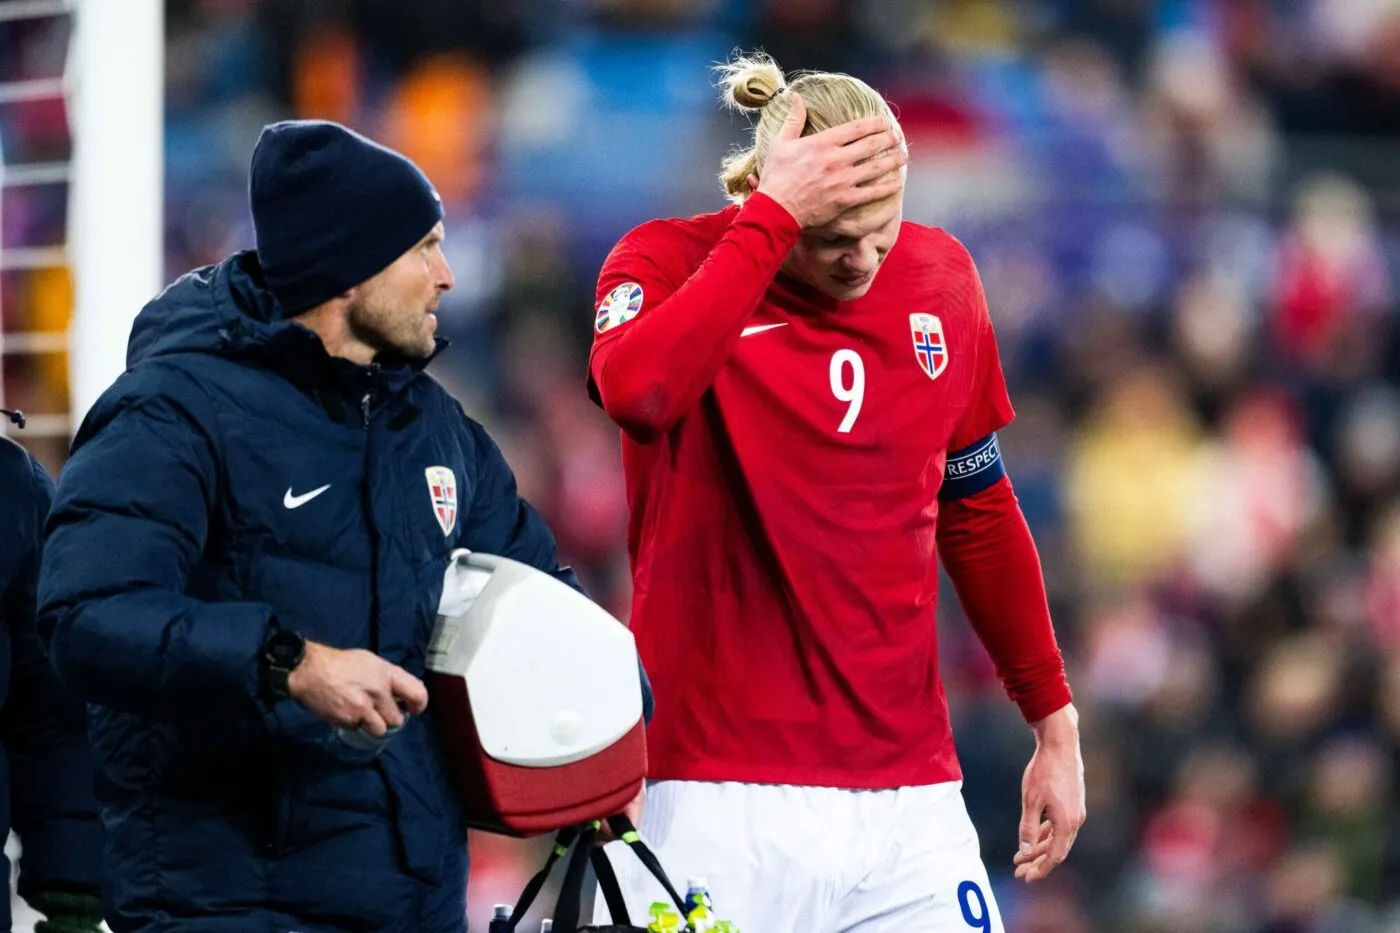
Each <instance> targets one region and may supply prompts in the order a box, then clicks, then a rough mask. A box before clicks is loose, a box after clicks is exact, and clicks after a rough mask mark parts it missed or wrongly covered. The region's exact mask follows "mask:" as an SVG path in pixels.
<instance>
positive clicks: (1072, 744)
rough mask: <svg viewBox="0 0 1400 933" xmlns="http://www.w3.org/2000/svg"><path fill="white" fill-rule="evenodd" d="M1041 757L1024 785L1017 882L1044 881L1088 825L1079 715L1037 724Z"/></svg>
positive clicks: (1065, 713) (1069, 709)
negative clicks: (1085, 819)
mask: <svg viewBox="0 0 1400 933" xmlns="http://www.w3.org/2000/svg"><path fill="white" fill-rule="evenodd" d="M1031 729H1032V731H1034V732H1035V754H1033V755H1032V756H1031V763H1030V764H1029V765H1027V766H1026V775H1025V777H1024V778H1023V779H1022V781H1021V848H1020V851H1019V852H1017V853H1016V858H1015V859H1014V861H1015V864H1016V877H1017V878H1024V879H1025V880H1026V881H1027V882H1031V881H1039V880H1040V879H1042V878H1044V877H1045V876H1046V875H1048V874H1050V872H1052V871H1054V870H1055V866H1057V865H1059V864H1060V863H1061V862H1063V861H1064V860H1065V856H1067V855H1069V850H1070V846H1072V845H1074V837H1075V835H1076V834H1078V832H1079V827H1081V826H1083V825H1084V817H1085V812H1084V759H1083V758H1082V757H1081V756H1080V753H1079V713H1078V712H1077V711H1076V710H1075V708H1074V707H1073V706H1072V705H1071V706H1066V707H1065V708H1064V709H1062V710H1060V711H1059V712H1056V713H1051V714H1050V715H1049V716H1046V717H1045V718H1044V719H1042V720H1040V721H1039V722H1037V723H1034V724H1032V726H1031Z"/></svg>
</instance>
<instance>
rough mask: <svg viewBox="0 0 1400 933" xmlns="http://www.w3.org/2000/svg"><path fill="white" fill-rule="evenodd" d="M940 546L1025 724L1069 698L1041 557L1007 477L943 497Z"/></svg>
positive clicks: (959, 594)
mask: <svg viewBox="0 0 1400 933" xmlns="http://www.w3.org/2000/svg"><path fill="white" fill-rule="evenodd" d="M938 552H939V556H940V557H941V558H942V560H943V566H944V567H945V568H946V569H947V571H948V576H949V577H950V578H952V581H953V586H954V587H955V588H956V589H957V591H958V598H959V599H960V600H961V601H962V604H963V608H964V609H965V610H966V611H967V615H968V618H969V619H970V620H971V622H972V625H973V628H974V629H975V630H976V632H977V636H978V638H980V639H981V641H982V644H983V645H985V646H986V648H987V652H988V654H990V655H991V657H992V661H993V663H994V664H995V665H996V669H997V673H998V675H999V676H1000V677H1001V679H1002V682H1003V683H1004V684H1005V685H1006V691H1007V693H1008V694H1009V695H1010V696H1011V698H1012V699H1013V700H1015V701H1016V704H1017V705H1018V706H1019V707H1020V708H1021V714H1022V715H1023V716H1024V717H1025V718H1026V721H1027V722H1038V721H1040V720H1043V719H1045V718H1046V717H1047V716H1049V715H1050V714H1051V713H1054V712H1056V711H1057V710H1060V709H1062V708H1064V707H1065V706H1066V705H1067V704H1068V703H1069V702H1070V699H1071V696H1070V690H1069V685H1068V683H1067V682H1066V680H1065V668H1064V659H1063V658H1062V657H1061V656H1060V649H1059V646H1058V645H1057V644H1056V641H1055V630H1054V627H1053V626H1052V624H1051V621H1050V607H1049V604H1048V602H1047V600H1046V596H1045V582H1044V578H1043V577H1042V575H1041V569H1040V556H1039V555H1038V554H1037V553H1036V549H1035V542H1034V540H1032V538H1031V533H1030V528H1029V527H1027V525H1026V520H1025V516H1023V515H1022V514H1021V507H1020V505H1019V504H1018V503H1017V501H1016V495H1015V493H1014V492H1013V491H1012V489H1011V483H1010V481H1009V480H1007V479H1002V480H1000V481H999V482H998V483H997V484H996V485H994V486H992V487H990V488H988V489H985V490H983V491H981V492H979V493H977V494H976V495H973V496H969V497H967V498H965V499H956V500H952V501H948V502H944V503H942V505H941V506H940V511H939V517H938Z"/></svg>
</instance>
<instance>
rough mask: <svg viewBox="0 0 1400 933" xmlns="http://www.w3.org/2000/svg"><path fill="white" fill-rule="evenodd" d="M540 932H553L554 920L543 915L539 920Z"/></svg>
mask: <svg viewBox="0 0 1400 933" xmlns="http://www.w3.org/2000/svg"><path fill="white" fill-rule="evenodd" d="M540 933H554V921H553V920H551V919H549V918H548V917H545V918H544V919H543V920H541V921H540Z"/></svg>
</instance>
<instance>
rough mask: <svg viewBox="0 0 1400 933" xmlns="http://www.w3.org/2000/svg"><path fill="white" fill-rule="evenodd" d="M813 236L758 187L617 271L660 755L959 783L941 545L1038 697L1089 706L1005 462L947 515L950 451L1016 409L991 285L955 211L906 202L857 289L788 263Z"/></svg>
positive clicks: (618, 259)
mask: <svg viewBox="0 0 1400 933" xmlns="http://www.w3.org/2000/svg"><path fill="white" fill-rule="evenodd" d="M798 234H799V229H798V225H797V223H796V222H795V221H794V220H793V218H792V217H791V216H790V215H789V214H788V213H787V212H786V211H785V210H784V209H783V208H782V207H781V206H780V205H778V204H777V203H776V202H774V201H772V200H771V199H769V198H767V197H765V196H763V195H754V196H753V197H752V198H750V199H749V201H748V202H747V203H746V204H745V205H744V207H743V208H742V209H741V208H737V207H731V208H729V209H727V210H724V211H721V212H719V213H715V214H706V215H701V216H698V217H694V218H691V219H689V220H666V221H653V222H651V223H648V224H644V225H643V226H641V227H639V228H637V229H636V230H633V231H632V232H631V233H629V234H628V235H627V236H626V237H625V238H624V239H623V240H622V241H621V242H620V243H618V245H617V246H616V247H615V248H614V249H613V251H612V253H611V254H610V256H609V257H608V259H607V262H606V264H605V265H604V267H603V270H602V273H601V275H600V277H599V282H598V301H599V305H598V311H597V317H596V321H595V325H596V331H597V335H596V339H595V343H594V347H593V352H592V356H591V359H590V366H589V370H590V390H591V391H592V392H593V394H594V398H595V399H596V400H598V401H600V402H601V404H602V405H603V407H604V408H605V409H606V410H607V412H608V413H609V415H611V416H612V418H613V419H614V420H615V421H616V422H617V423H618V424H619V425H620V426H621V427H622V429H623V442H622V443H623V464H624V470H625V474H626V482H627V495H628V501H629V505H630V512H631V515H630V522H629V529H628V547H629V551H630V555H631V560H632V571H633V580H634V601H633V610H632V628H633V631H634V633H635V634H636V637H637V644H638V648H639V650H640V652H641V654H642V658H643V660H644V661H645V663H646V665H647V667H648V669H649V671H650V673H651V675H652V680H653V685H654V689H655V693H656V718H655V720H654V721H653V723H652V726H651V729H650V732H649V736H648V739H649V751H650V759H651V767H652V776H653V777H655V778H662V779H664V778H680V779H689V780H706V781H746V782H757V783H780V784H806V785H825V786H835V787H850V788H878V787H896V786H903V785H914V784H931V783H937V782H940V781H947V780H955V779H957V778H959V777H960V771H959V767H958V763H957V758H956V754H955V752H954V749H953V742H952V733H951V729H950V727H949V722H948V710H947V703H946V700H945V698H944V695H943V689H942V686H941V684H940V682H939V677H938V650H937V639H936V628H935V622H934V611H935V604H936V601H937V596H938V570H937V552H938V551H939V550H941V551H942V553H943V558H944V561H945V564H946V566H947V567H948V570H949V573H950V575H951V576H952V578H953V579H954V582H955V584H956V585H957V587H958V589H959V591H960V593H961V595H962V597H963V602H964V605H965V607H966V608H967V610H968V612H969V614H970V615H971V617H972V619H973V623H974V626H975V627H976V629H977V632H978V634H979V636H980V637H981V639H982V641H983V643H984V644H985V645H986V646H987V648H988V650H989V651H990V652H991V654H992V657H993V659H994V661H995V663H996V666H997V669H998V671H999V672H1000V673H1001V675H1002V677H1003V678H1004V680H1005V681H1006V685H1007V689H1008V691H1009V692H1010V693H1011V695H1012V697H1013V698H1014V699H1015V700H1016V701H1017V703H1018V704H1019V705H1020V707H1021V710H1022V713H1023V714H1024V715H1025V716H1026V717H1027V718H1028V719H1030V720H1032V721H1033V720H1036V719H1039V718H1041V717H1043V716H1045V715H1048V714H1049V713H1051V712H1053V711H1055V710H1056V709H1059V708H1060V707H1061V706H1063V705H1064V704H1066V703H1067V702H1069V690H1068V686H1067V685H1066V683H1065V678H1064V666H1063V662H1062V661H1061V658H1060V654H1059V650H1058V648H1057V647H1056V644H1055V637H1054V633H1053V630H1052V628H1051V625H1050V618H1049V612H1048V609H1047V608H1046V603H1045V592H1044V585H1043V582H1042V580H1041V577H1040V566H1039V561H1038V558H1037V557H1036V553H1035V548H1034V545H1033V543H1032V542H1031V538H1030V533H1029V531H1028V530H1027V529H1026V525H1025V522H1024V520H1023V519H1022V517H1021V514H1020V510H1019V508H1018V507H1017V505H1016V502H1015V497H1014V495H1013V494H1012V493H1011V489H1010V486H1009V483H1008V482H1007V481H1006V480H1005V479H1002V480H1000V481H999V482H997V483H995V484H993V485H991V486H989V487H988V488H985V489H982V490H981V491H978V492H976V493H975V494H973V495H971V496H969V497H967V498H965V499H957V500H953V501H950V502H945V503H941V505H942V507H943V508H942V514H941V515H940V502H939V491H940V488H941V487H942V485H943V481H944V472H945V464H946V461H947V455H948V452H949V451H957V450H960V449H963V448H967V447H969V446H970V445H973V444H974V442H977V441H978V440H979V439H982V438H985V437H987V436H988V435H991V434H993V433H994V432H995V431H996V430H997V429H999V428H1001V427H1002V426H1004V425H1005V424H1007V423H1008V422H1009V421H1010V420H1011V417H1012V409H1011V404H1010V401H1009V400H1008V398H1007V393H1006V386H1005V383H1004V380H1003V378H1002V372H1001V364H1000V361H999V358H998V354H997V348H996V341H995V338H994V336H993V333H992V326H991V321H990V318H989V316H988V313H987V307H986V301H985V298H984V297H983V294H982V288H981V284H980V282H979V280H978V277H977V273H976V270H975V268H974V267H973V263H972V260H971V257H970V256H969V255H968V253H967V250H965V249H964V248H963V247H962V245H961V244H959V243H958V242H957V241H956V240H955V239H954V238H953V237H951V236H949V235H948V234H947V233H944V232H942V231H940V230H936V229H930V228H927V227H923V226H920V225H918V224H913V223H907V222H906V223H905V224H904V225H903V226H902V228H901V232H900V235H899V238H898V240H897V241H896V243H895V246H894V248H893V249H892V250H891V251H890V253H889V255H888V257H887V258H886V261H885V263H884V265H883V266H882V267H881V269H880V272H879V274H878V275H877V276H876V278H875V282H874V284H873V286H872V287H871V289H870V291H869V292H868V293H867V294H866V295H865V296H863V297H862V298H860V299H858V300H855V301H851V302H838V301H835V300H834V299H831V298H829V297H827V296H825V295H823V294H822V293H820V292H818V291H816V290H815V289H812V288H810V287H808V286H806V285H804V284H802V283H800V282H798V281H796V280H794V279H792V278H790V277H788V276H787V275H786V274H784V273H782V272H780V267H781V265H782V262H783V260H784V258H785V256H786V255H787V253H788V251H789V249H790V248H791V247H792V245H793V243H795V242H796V239H797V237H798ZM978 462H979V463H980V462H981V461H978ZM969 469H973V468H972V467H969Z"/></svg>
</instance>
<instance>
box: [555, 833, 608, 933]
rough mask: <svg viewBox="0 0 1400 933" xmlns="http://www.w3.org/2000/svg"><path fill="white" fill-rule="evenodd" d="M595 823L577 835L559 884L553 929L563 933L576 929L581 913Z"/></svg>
mask: <svg viewBox="0 0 1400 933" xmlns="http://www.w3.org/2000/svg"><path fill="white" fill-rule="evenodd" d="M597 825H598V824H596V823H595V824H593V826H590V827H589V828H588V829H585V830H584V831H583V833H582V834H581V835H580V836H579V839H578V845H577V846H575V847H574V854H573V855H571V856H569V867H568V868H567V869H565V871H564V880H563V881H562V882H561V883H560V885H559V901H558V903H556V904H555V905H554V929H556V930H561V931H564V933H574V931H575V930H577V929H578V922H579V915H580V914H582V913H583V882H584V879H585V878H586V877H587V873H588V858H589V856H588V854H589V852H591V851H592V850H593V847H594V844H595V843H596V842H597V840H598V830H597V828H596V826H597Z"/></svg>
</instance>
